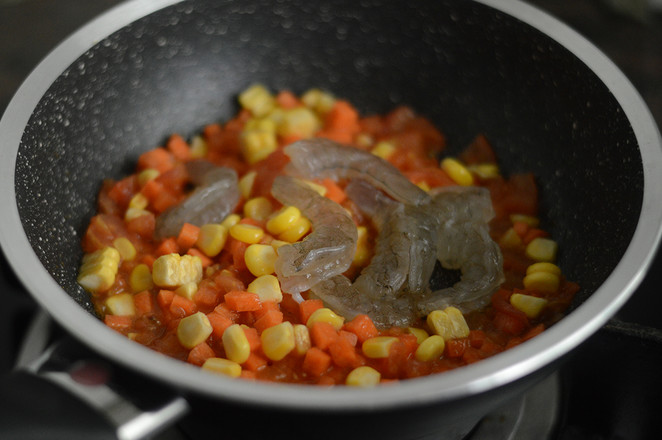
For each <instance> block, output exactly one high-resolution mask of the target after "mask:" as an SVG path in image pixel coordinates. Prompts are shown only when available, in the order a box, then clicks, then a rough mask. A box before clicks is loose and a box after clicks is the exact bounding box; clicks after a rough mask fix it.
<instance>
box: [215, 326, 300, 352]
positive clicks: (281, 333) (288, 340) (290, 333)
mask: <svg viewBox="0 0 662 440" xmlns="http://www.w3.org/2000/svg"><path fill="white" fill-rule="evenodd" d="M226 331H227V330H226ZM260 339H261V341H262V351H263V352H264V354H265V355H266V356H267V357H268V358H269V359H271V360H272V361H279V360H281V359H283V358H284V357H285V356H287V355H288V353H289V352H291V351H292V350H294V347H295V346H296V341H295V338H294V327H293V326H292V323H291V322H289V321H283V322H281V323H280V324H278V325H274V326H273V327H269V328H266V329H264V331H263V332H262V334H261V335H260Z"/></svg>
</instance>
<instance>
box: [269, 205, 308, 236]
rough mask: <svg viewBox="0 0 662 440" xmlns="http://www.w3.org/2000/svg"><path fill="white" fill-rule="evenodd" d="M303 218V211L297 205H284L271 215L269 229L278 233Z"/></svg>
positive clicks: (272, 232) (273, 233)
mask: <svg viewBox="0 0 662 440" xmlns="http://www.w3.org/2000/svg"><path fill="white" fill-rule="evenodd" d="M300 218H301V211H299V208H297V207H296V206H283V207H282V208H281V209H279V210H278V211H276V212H275V213H273V214H272V215H271V217H270V218H269V220H268V221H267V231H269V233H270V234H272V235H278V234H281V233H283V232H285V231H286V230H287V229H288V228H291V227H292V226H293V225H294V224H295V223H296V222H297V220H299V219H300Z"/></svg>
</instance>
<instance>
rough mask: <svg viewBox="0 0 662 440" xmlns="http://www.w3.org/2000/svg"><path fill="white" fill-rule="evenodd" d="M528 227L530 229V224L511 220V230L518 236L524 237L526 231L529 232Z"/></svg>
mask: <svg viewBox="0 0 662 440" xmlns="http://www.w3.org/2000/svg"><path fill="white" fill-rule="evenodd" d="M529 229H531V226H529V225H528V224H527V223H525V222H520V221H515V222H513V230H514V231H515V232H516V233H517V235H519V237H520V238H524V236H526V234H527V232H529Z"/></svg>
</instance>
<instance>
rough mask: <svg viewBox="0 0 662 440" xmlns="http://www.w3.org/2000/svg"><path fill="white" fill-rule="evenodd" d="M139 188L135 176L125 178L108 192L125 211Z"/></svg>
mask: <svg viewBox="0 0 662 440" xmlns="http://www.w3.org/2000/svg"><path fill="white" fill-rule="evenodd" d="M137 188H138V180H137V179H136V176H135V174H132V175H130V176H128V177H125V178H123V179H122V180H120V181H118V182H116V183H115V184H114V185H113V186H112V187H111V188H110V190H109V191H108V197H110V198H111V199H112V200H113V201H114V202H115V203H117V205H119V206H120V207H121V208H122V209H125V208H126V207H127V205H128V204H129V201H130V200H131V197H133V195H134V194H135V193H136V191H137Z"/></svg>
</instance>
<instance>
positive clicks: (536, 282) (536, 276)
mask: <svg viewBox="0 0 662 440" xmlns="http://www.w3.org/2000/svg"><path fill="white" fill-rule="evenodd" d="M523 283H524V288H525V289H527V290H537V291H538V292H545V293H554V292H556V291H557V290H559V285H560V284H561V279H560V278H559V276H558V275H556V274H553V273H549V272H533V273H530V274H528V275H526V276H525V277H524V280H523Z"/></svg>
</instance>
